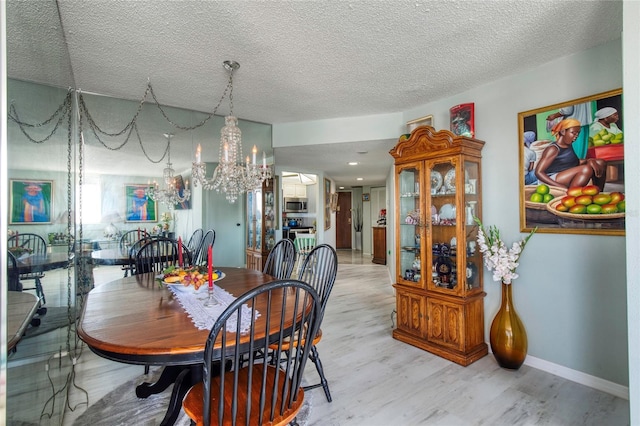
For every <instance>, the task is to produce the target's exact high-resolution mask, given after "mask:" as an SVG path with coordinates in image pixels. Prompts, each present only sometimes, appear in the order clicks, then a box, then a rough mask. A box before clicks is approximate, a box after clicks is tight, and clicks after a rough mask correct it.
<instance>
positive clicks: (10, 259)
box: [7, 251, 47, 352]
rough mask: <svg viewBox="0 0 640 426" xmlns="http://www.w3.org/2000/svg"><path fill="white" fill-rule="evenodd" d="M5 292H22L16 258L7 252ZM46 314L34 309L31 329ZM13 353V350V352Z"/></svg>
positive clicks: (40, 308) (44, 310)
mask: <svg viewBox="0 0 640 426" xmlns="http://www.w3.org/2000/svg"><path fill="white" fill-rule="evenodd" d="M7 281H8V282H7V284H8V285H7V290H8V291H22V290H23V288H22V283H21V282H20V274H19V273H18V261H17V260H16V257H15V256H14V255H13V253H11V251H7ZM46 313H47V308H44V307H38V308H37V309H36V314H38V315H37V316H34V317H33V318H31V321H30V324H31V326H32V327H38V326H39V325H40V321H41V319H40V318H39V317H41V316H43V315H44V314H46ZM13 351H14V352H15V348H14V350H13Z"/></svg>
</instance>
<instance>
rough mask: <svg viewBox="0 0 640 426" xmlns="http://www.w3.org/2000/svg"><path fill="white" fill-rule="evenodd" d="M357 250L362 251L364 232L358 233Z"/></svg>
mask: <svg viewBox="0 0 640 426" xmlns="http://www.w3.org/2000/svg"><path fill="white" fill-rule="evenodd" d="M356 250H362V231H356Z"/></svg>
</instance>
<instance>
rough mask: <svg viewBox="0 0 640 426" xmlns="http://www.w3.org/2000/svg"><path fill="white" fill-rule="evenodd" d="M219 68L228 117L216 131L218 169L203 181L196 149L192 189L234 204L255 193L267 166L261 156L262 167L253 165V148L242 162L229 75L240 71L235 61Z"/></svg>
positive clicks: (203, 167) (204, 169) (267, 174)
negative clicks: (211, 192)
mask: <svg viewBox="0 0 640 426" xmlns="http://www.w3.org/2000/svg"><path fill="white" fill-rule="evenodd" d="M223 66H224V68H225V69H226V70H227V71H228V72H229V83H228V84H227V88H226V89H225V91H224V93H223V94H222V98H221V99H220V102H222V99H224V96H225V95H226V93H227V90H228V91H229V105H230V113H229V115H228V116H227V117H225V119H224V123H225V125H224V127H223V128H222V129H221V130H220V149H219V157H218V158H219V160H218V166H217V167H216V169H215V170H214V171H213V176H212V178H211V179H207V165H206V163H203V162H202V149H201V147H200V145H198V149H197V151H196V161H195V162H194V163H193V170H192V173H193V185H194V186H198V185H202V187H203V188H204V189H207V190H211V189H215V190H216V191H217V192H223V193H224V194H225V197H226V199H227V201H229V202H230V203H235V201H236V200H237V199H238V197H239V196H240V195H241V194H243V193H245V192H250V191H253V190H256V189H259V188H260V187H261V186H262V182H264V181H265V180H266V179H269V178H271V169H270V168H269V166H267V160H266V156H265V153H264V152H263V153H262V163H261V164H259V163H257V162H256V154H257V152H258V149H257V148H256V146H255V145H254V146H253V149H252V151H251V154H252V156H251V158H249V156H247V157H246V159H244V160H243V154H242V132H241V131H240V129H239V128H238V119H237V118H236V117H235V116H234V115H233V72H234V71H235V70H237V69H238V68H240V64H239V63H237V62H235V61H224V63H223ZM220 102H219V103H218V106H219V105H220ZM216 109H217V107H216Z"/></svg>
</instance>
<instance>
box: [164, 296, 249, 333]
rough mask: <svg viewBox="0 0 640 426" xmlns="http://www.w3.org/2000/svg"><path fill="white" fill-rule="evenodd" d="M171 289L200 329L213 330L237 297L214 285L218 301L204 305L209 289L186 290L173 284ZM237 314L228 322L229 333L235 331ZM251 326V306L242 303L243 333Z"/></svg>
mask: <svg viewBox="0 0 640 426" xmlns="http://www.w3.org/2000/svg"><path fill="white" fill-rule="evenodd" d="M168 287H169V290H170V291H171V292H172V293H173V294H174V296H175V297H176V298H177V299H178V302H180V305H182V307H183V308H184V310H185V312H186V313H187V315H189V318H191V321H192V322H193V324H194V325H195V326H196V327H197V328H198V330H211V328H213V324H214V323H215V322H216V320H217V319H218V317H219V316H220V315H221V314H222V312H224V310H225V309H227V306H229V305H230V304H231V303H232V302H233V301H234V300H235V299H236V298H235V297H234V296H233V295H231V294H230V293H229V292H228V291H226V290H225V289H223V288H220V287H219V286H214V290H213V297H214V299H215V300H216V301H217V302H218V303H217V304H216V305H214V306H210V307H209V306H204V304H205V302H206V301H207V299H208V298H209V292H208V291H207V289H203V290H201V291H198V292H194V293H192V292H185V291H181V290H177V289H175V288H174V287H173V286H168ZM236 315H237V314H233V315H232V316H231V318H230V319H229V321H228V322H227V331H228V332H229V333H235V331H236V327H235V324H236V323H237V319H236ZM259 316H260V313H259V312H258V311H256V318H258V317H259ZM250 327H251V308H249V306H247V305H246V304H244V305H242V324H241V333H246V332H247V331H248V330H249V328H250Z"/></svg>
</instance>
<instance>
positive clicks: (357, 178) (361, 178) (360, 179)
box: [356, 178, 364, 180]
mask: <svg viewBox="0 0 640 426" xmlns="http://www.w3.org/2000/svg"><path fill="white" fill-rule="evenodd" d="M356 180H364V178H356Z"/></svg>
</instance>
